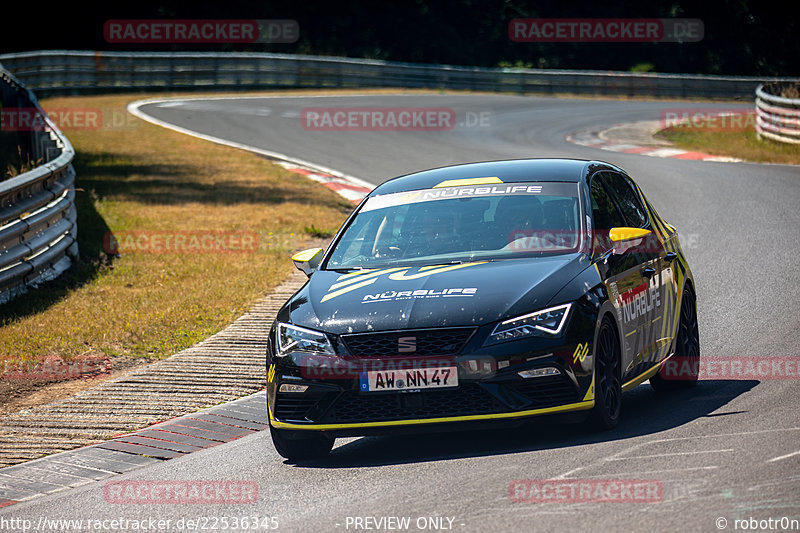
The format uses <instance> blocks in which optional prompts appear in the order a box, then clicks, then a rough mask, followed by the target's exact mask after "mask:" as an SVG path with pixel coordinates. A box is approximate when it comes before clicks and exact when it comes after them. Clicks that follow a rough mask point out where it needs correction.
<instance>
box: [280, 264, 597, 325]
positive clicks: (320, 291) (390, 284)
mask: <svg viewBox="0 0 800 533" xmlns="http://www.w3.org/2000/svg"><path fill="white" fill-rule="evenodd" d="M589 265H590V262H589V260H588V258H587V257H586V256H585V255H584V254H578V253H576V254H568V255H559V256H550V257H537V258H520V259H508V260H500V261H493V262H475V263H461V264H454V265H438V266H437V265H431V266H422V267H420V266H415V267H406V268H403V267H392V268H385V269H378V270H370V271H356V272H351V273H343V272H337V271H329V270H319V271H316V272H314V274H313V275H312V276H311V279H310V280H309V281H308V283H306V285H305V286H304V287H303V288H302V289H301V290H300V291H298V292H297V294H295V295H294V297H292V299H291V300H290V301H289V302H287V305H286V307H284V309H283V310H282V312H281V314H280V315H279V317H280V319H281V320H286V319H288V320H290V321H291V322H292V323H294V324H297V325H301V326H306V327H310V328H314V329H319V330H322V331H326V332H329V333H333V334H344V333H359V332H367V331H389V330H398V329H416V328H432V327H443V326H469V325H476V326H478V325H483V324H487V323H490V322H495V321H497V320H501V319H505V318H509V317H512V316H516V315H519V314H524V313H528V312H531V311H535V310H537V309H541V308H542V307H544V306H546V305H548V304H549V303H552V304H554V305H555V304H558V303H561V302H551V300H552V298H553V297H554V296H555V295H556V294H557V293H558V291H559V290H560V289H561V288H563V287H564V285H566V284H567V283H568V282H569V281H570V280H572V279H573V278H574V277H575V276H577V275H578V274H579V273H580V272H581V271H582V270H583V269H585V268H587V267H588V266H589ZM287 313H288V315H289V316H288V317H287V316H286V314H287Z"/></svg>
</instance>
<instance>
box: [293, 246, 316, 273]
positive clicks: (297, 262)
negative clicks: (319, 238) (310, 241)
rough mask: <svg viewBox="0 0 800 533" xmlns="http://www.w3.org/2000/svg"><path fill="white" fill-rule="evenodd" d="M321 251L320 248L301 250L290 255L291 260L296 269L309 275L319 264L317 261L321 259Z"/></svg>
mask: <svg viewBox="0 0 800 533" xmlns="http://www.w3.org/2000/svg"><path fill="white" fill-rule="evenodd" d="M322 252H323V250H322V248H311V249H309V250H303V251H302V252H298V253H296V254H294V255H293V256H292V261H293V262H294V266H295V267H297V270H299V271H301V272H302V273H303V274H305V275H306V276H308V277H311V274H313V273H314V271H315V270H316V269H317V267H318V266H319V262H320V261H321V260H322Z"/></svg>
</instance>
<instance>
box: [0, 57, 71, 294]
mask: <svg viewBox="0 0 800 533" xmlns="http://www.w3.org/2000/svg"><path fill="white" fill-rule="evenodd" d="M0 102H1V103H2V105H3V110H7V109H8V108H9V107H10V108H12V109H13V108H16V109H28V110H30V109H32V108H33V109H36V110H38V112H39V113H41V116H42V117H43V118H44V126H43V127H41V128H31V129H33V130H34V131H21V132H18V134H19V144H20V147H21V148H22V149H23V150H27V151H28V154H25V153H23V156H29V157H30V159H31V160H32V161H34V162H36V163H39V164H38V166H36V168H34V169H32V170H30V171H28V172H25V173H23V174H19V175H17V176H15V177H13V178H10V179H7V180H5V181H0V304H2V303H5V302H7V301H8V300H10V299H11V298H13V297H15V296H17V295H18V294H20V293H22V292H24V291H25V290H26V287H29V286H36V285H38V284H39V283H42V282H44V281H47V280H50V279H53V278H55V277H57V276H58V275H59V274H61V273H62V272H63V271H64V270H66V269H67V268H69V266H70V264H71V260H70V256H72V257H77V253H78V244H77V242H76V238H77V212H76V210H75V186H74V182H75V170H74V168H73V167H72V159H73V157H74V156H75V151H74V150H73V148H72V145H71V144H70V143H69V141H68V140H67V138H66V137H65V136H64V135H63V134H62V133H61V132H60V131H59V129H58V128H57V127H56V125H55V124H54V123H53V122H52V121H51V120H50V118H49V117H47V115H46V114H45V112H44V111H43V110H42V108H41V107H40V106H39V103H38V101H37V100H36V96H35V95H34V94H33V92H32V91H30V90H29V89H26V88H25V86H24V85H22V83H20V81H19V80H17V79H16V78H15V77H14V76H13V75H12V74H11V73H10V72H8V71H7V70H5V69H4V68H2V67H0ZM3 170H4V171H5V169H3Z"/></svg>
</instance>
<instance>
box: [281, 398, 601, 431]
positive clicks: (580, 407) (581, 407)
mask: <svg viewBox="0 0 800 533" xmlns="http://www.w3.org/2000/svg"><path fill="white" fill-rule="evenodd" d="M592 407H594V400H591V401H587V402H577V403H570V404H567V405H559V406H557V407H545V408H543V409H531V410H529V411H517V412H514V413H496V414H491V415H466V416H451V417H444V418H423V419H417V420H389V421H385V422H362V423H350V424H292V423H289V422H279V421H277V420H275V417H273V416H272V409H270V410H269V420H270V423H271V424H272V426H273V427H275V428H279V429H311V430H325V429H357V428H372V427H391V426H411V425H419V424H438V423H442V422H469V421H473V420H493V419H505V418H520V417H526V416H535V415H545V414H550V413H563V412H567V411H585V410H587V409H591V408H592Z"/></svg>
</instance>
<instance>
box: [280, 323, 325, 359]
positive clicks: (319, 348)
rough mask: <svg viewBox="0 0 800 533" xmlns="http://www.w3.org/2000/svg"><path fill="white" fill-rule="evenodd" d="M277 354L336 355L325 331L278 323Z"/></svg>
mask: <svg viewBox="0 0 800 533" xmlns="http://www.w3.org/2000/svg"><path fill="white" fill-rule="evenodd" d="M276 336H277V339H276V340H277V348H278V349H277V350H276V355H279V356H281V357H282V356H285V355H289V354H290V353H292V352H307V353H319V354H327V355H335V354H336V352H334V350H333V345H331V341H330V340H329V339H328V337H327V336H326V335H325V334H324V333H320V332H319V331H314V330H312V329H306V328H301V327H299V326H293V325H292V324H284V323H283V322H280V323H278V328H277V333H276Z"/></svg>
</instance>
